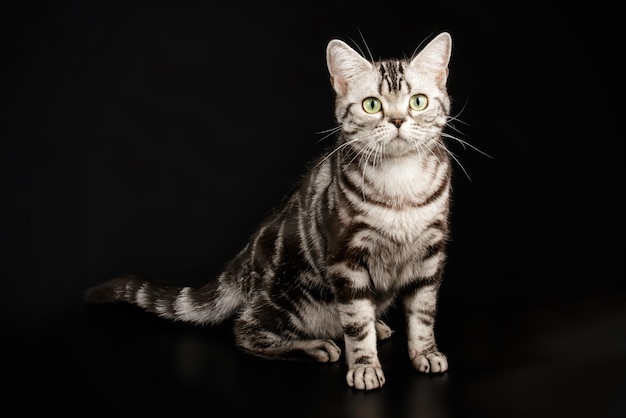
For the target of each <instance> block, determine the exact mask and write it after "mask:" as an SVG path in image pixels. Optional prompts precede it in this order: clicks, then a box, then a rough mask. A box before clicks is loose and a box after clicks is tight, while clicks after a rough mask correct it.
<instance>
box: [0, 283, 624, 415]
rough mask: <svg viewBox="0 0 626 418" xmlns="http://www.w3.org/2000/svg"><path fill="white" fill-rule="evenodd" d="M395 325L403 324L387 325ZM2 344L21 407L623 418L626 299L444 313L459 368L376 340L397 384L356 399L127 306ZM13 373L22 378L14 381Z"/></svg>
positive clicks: (325, 378) (71, 314) (82, 312)
mask: <svg viewBox="0 0 626 418" xmlns="http://www.w3.org/2000/svg"><path fill="white" fill-rule="evenodd" d="M391 322H392V323H393V324H396V325H399V324H400V320H399V319H398V318H394V317H392V318H391ZM21 331H22V332H20V334H19V338H15V336H12V338H10V339H6V338H5V339H3V340H4V343H3V344H4V346H5V349H6V348H8V349H9V353H10V355H9V356H6V357H5V359H6V367H7V369H8V370H10V372H9V374H8V375H7V373H6V371H5V373H4V377H5V379H4V380H5V382H6V383H10V385H9V390H8V392H5V394H7V393H8V394H9V396H8V400H9V401H10V400H11V398H12V397H13V396H14V394H15V396H17V393H18V392H19V393H22V394H26V395H28V400H26V401H21V402H23V403H21V407H22V408H23V410H28V411H30V410H33V411H36V412H39V413H58V412H63V413H85V412H89V414H92V413H93V414H96V415H112V414H114V415H119V414H122V415H127V414H131V413H138V414H139V413H142V414H163V413H165V412H168V413H172V414H181V413H193V412H195V413H201V411H203V412H202V414H204V413H206V415H210V416H240V414H243V413H255V414H257V413H258V414H261V413H263V414H266V413H267V414H268V416H270V415H271V416H286V417H290V416H298V417H320V416H331V417H332V416H336V417H355V418H356V417H359V418H362V417H388V416H394V417H422V416H424V417H494V418H495V417H503V416H506V417H555V416H558V417H590V416H593V417H598V418H600V417H602V418H604V417H606V418H609V417H622V416H624V414H625V413H626V397H625V394H626V356H625V355H624V353H626V304H625V303H624V295H613V296H610V297H609V296H607V297H597V298H594V299H592V300H588V301H587V302H586V303H584V304H578V303H573V304H561V305H559V306H536V307H528V308H527V309H524V310H523V311H521V312H515V313H510V312H506V311H500V312H499V313H495V312H480V311H476V310H474V311H472V310H468V311H465V312H453V310H452V309H451V310H450V311H447V310H446V309H445V308H444V309H443V311H442V318H441V321H440V326H439V336H440V338H439V340H440V346H441V348H442V349H443V350H444V351H445V352H446V353H447V354H448V357H449V360H450V370H449V372H448V373H446V374H444V375H440V376H426V375H421V374H419V373H417V372H415V371H413V370H412V369H411V366H410V363H409V361H408V358H407V355H406V351H405V349H404V337H403V333H402V332H401V331H402V330H401V329H399V330H398V332H396V333H395V334H394V336H393V337H392V338H391V340H389V341H387V342H384V343H383V344H381V346H380V358H381V362H382V363H383V367H384V370H385V373H386V377H387V384H386V385H385V387H384V388H383V389H382V390H379V391H375V392H367V393H364V392H359V391H356V390H353V389H350V388H348V387H347V386H346V384H345V383H344V374H345V367H344V365H343V362H342V361H343V359H341V360H340V362H338V363H335V364H330V365H327V364H309V363H283V362H272V361H267V360H260V359H256V358H253V357H250V356H247V355H245V354H242V353H240V352H239V351H237V349H236V348H235V346H234V344H233V341H232V338H231V335H230V332H229V327H228V324H224V325H222V326H218V327H216V328H212V329H201V328H194V327H191V326H187V325H181V324H173V323H170V322H167V321H164V320H161V319H159V318H156V317H153V316H151V315H150V314H144V313H142V312H139V311H138V310H136V309H134V308H132V307H129V306H123V305H118V306H108V307H89V306H83V305H82V304H81V303H76V304H75V305H74V306H73V307H71V309H68V310H67V311H66V312H51V313H50V315H48V316H47V317H46V318H45V319H42V320H39V321H37V322H36V323H34V324H32V325H31V326H29V327H28V329H24V330H21ZM14 372H17V373H14Z"/></svg>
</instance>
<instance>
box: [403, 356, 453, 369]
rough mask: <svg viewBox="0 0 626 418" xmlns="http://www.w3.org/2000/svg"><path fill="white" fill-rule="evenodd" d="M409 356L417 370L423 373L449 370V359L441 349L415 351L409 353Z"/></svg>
mask: <svg viewBox="0 0 626 418" xmlns="http://www.w3.org/2000/svg"><path fill="white" fill-rule="evenodd" d="M409 357H410V358H411V362H412V363H413V367H415V370H417V371H420V372H422V373H443V372H445V371H446V370H448V359H446V356H445V355H444V354H443V353H440V352H439V351H431V352H430V353H420V354H418V353H417V352H415V351H413V352H411V353H409Z"/></svg>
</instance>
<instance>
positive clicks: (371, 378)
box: [346, 366, 385, 390]
mask: <svg viewBox="0 0 626 418" xmlns="http://www.w3.org/2000/svg"><path fill="white" fill-rule="evenodd" d="M346 380H347V382H348V386H350V387H353V388H355V389H359V390H372V389H378V388H381V387H382V386H383V385H384V384H385V375H384V374H383V370H382V369H381V368H380V367H375V366H362V367H356V368H354V369H350V370H348V374H347V376H346Z"/></svg>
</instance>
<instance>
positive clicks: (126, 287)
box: [84, 275, 245, 325]
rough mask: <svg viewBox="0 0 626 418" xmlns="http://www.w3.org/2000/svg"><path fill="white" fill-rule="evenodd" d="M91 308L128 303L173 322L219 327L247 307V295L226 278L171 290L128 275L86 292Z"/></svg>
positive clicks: (150, 279) (169, 286)
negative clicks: (198, 285)
mask: <svg viewBox="0 0 626 418" xmlns="http://www.w3.org/2000/svg"><path fill="white" fill-rule="evenodd" d="M84 298H85V301H86V302H87V303H91V304H106V303H116V302H127V303H130V304H132V305H136V306H138V307H140V308H142V309H143V310H145V311H147V312H152V313H155V314H157V315H159V316H160V317H163V318H167V319H171V320H174V321H183V322H190V323H194V324H200V325H214V324H218V323H220V322H222V321H224V320H226V319H228V318H229V317H230V316H232V315H233V314H234V313H235V312H236V311H237V310H238V309H239V308H240V307H241V306H242V305H243V303H244V301H245V300H244V295H243V293H242V292H241V290H240V289H238V288H237V286H235V285H234V283H233V281H229V280H227V279H226V277H225V276H224V275H222V276H220V278H219V279H218V280H212V281H210V282H209V283H207V284H206V285H204V286H202V287H199V288H192V287H179V286H172V285H169V284H167V283H164V282H161V281H157V280H155V279H152V278H150V277H145V276H137V275H128V276H123V277H118V278H115V279H111V280H109V281H107V282H104V283H101V284H99V285H96V286H94V287H92V288H89V289H87V291H85V294H84Z"/></svg>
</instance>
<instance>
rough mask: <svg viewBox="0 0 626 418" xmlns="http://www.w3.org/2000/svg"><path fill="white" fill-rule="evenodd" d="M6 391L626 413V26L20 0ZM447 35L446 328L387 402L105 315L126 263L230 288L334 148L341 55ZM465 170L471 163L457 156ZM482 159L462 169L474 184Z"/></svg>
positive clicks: (104, 402) (6, 232) (386, 10)
mask: <svg viewBox="0 0 626 418" xmlns="http://www.w3.org/2000/svg"><path fill="white" fill-rule="evenodd" d="M2 8H3V12H2V27H1V29H2V58H3V61H4V63H3V64H2V99H3V100H2V141H1V145H0V150H1V155H0V157H1V158H2V160H1V162H0V163H1V165H0V175H1V186H2V188H1V196H0V198H1V202H0V205H1V211H2V212H1V214H0V215H1V219H0V227H1V230H0V233H1V236H2V241H1V244H2V258H3V261H2V266H3V273H2V275H3V279H2V292H1V297H2V300H1V303H2V305H1V306H2V312H3V314H2V326H3V330H2V335H3V338H2V346H3V351H5V353H6V354H5V355H4V356H3V358H4V360H5V365H4V369H5V372H4V381H5V384H6V385H5V388H8V390H7V389H5V391H4V393H3V398H4V401H3V403H4V402H6V401H9V402H11V401H16V404H18V405H19V407H20V408H21V410H23V411H28V410H33V411H38V412H55V413H71V412H88V413H90V414H97V413H103V414H111V413H115V414H123V413H125V412H128V413H139V412H143V413H146V414H148V413H150V414H154V413H166V412H167V413H180V414H182V413H192V412H194V413H198V414H201V415H208V416H239V414H241V413H244V412H249V413H254V414H255V415H257V414H264V413H268V414H272V415H286V416H296V417H309V416H311V417H312V416H316V417H319V416H337V417H344V416H345V417H357V416H358V417H377V416H382V417H390V416H394V417H409V416H410V417H418V416H419V417H422V416H425V417H502V416H508V417H543V416H546V417H548V416H550V417H553V416H593V417H622V416H624V415H625V414H626V395H625V394H626V377H624V374H625V373H626V360H625V354H626V305H625V301H626V298H625V295H626V286H624V278H623V277H624V261H623V259H624V245H623V239H624V238H623V237H624V228H623V220H622V218H623V216H624V204H623V203H622V199H621V195H622V194H623V188H624V187H623V182H622V177H623V172H624V168H623V162H622V161H623V157H624V147H623V144H622V142H623V140H624V135H623V131H622V121H623V118H624V116H623V114H624V106H623V104H622V103H623V93H624V89H623V77H624V71H623V68H624V66H623V64H622V63H621V55H622V54H623V48H624V47H623V41H624V33H623V29H622V25H623V22H622V19H621V18H620V17H619V16H620V15H619V13H618V12H617V9H616V8H609V7H608V6H604V5H602V4H601V3H599V2H593V4H590V5H587V6H585V7H584V8H583V7H582V6H580V7H579V6H573V4H569V5H567V7H557V6H551V5H549V4H547V2H546V3H545V4H538V5H532V4H530V3H527V2H520V3H510V2H500V3H498V4H494V5H490V4H488V3H482V2H471V1H467V2H462V4H455V3H451V2H445V1H443V2H423V3H414V2H412V3H407V2H392V1H388V2H384V3H374V4H370V3H368V2H361V3H357V2H355V3H347V2H345V3H344V2H336V3H324V2H311V3H303V4H299V3H297V2H292V3H286V4H279V3H273V4H270V3H264V2H254V3H250V4H248V3H240V2H234V1H231V2H187V1H184V2H174V1H146V2H136V1H131V2H104V1H90V2H81V1H75V2H65V1H61V2H49V3H46V2H21V3H19V5H12V6H7V5H4V6H2ZM444 30H445V31H449V32H450V33H451V35H452V37H453V53H452V61H451V64H450V78H449V90H450V94H451V96H452V98H453V113H454V115H456V116H457V118H458V119H459V121H457V122H455V123H454V126H455V127H456V128H457V129H458V130H459V131H454V130H453V129H449V130H448V132H449V133H450V134H453V135H455V136H456V137H458V138H460V139H462V140H463V141H466V142H468V143H469V144H471V145H472V146H473V147H477V148H478V149H479V150H481V151H482V152H484V153H486V154H489V156H490V157H487V156H485V155H483V154H482V153H480V152H478V151H475V150H474V149H472V148H471V147H463V146H461V145H460V144H459V143H458V142H457V143H455V142H453V141H450V149H451V150H452V151H453V152H454V154H455V155H456V157H457V158H458V160H459V162H460V164H457V165H456V167H455V177H454V183H453V184H454V186H453V187H454V189H453V192H454V196H453V199H454V200H453V211H452V240H451V242H450V255H449V264H448V270H447V276H446V281H445V282H444V286H443V288H442V291H441V301H440V309H439V321H438V324H437V334H438V339H439V345H440V348H441V349H442V351H444V352H446V353H447V355H448V357H449V361H450V370H449V372H448V373H446V374H445V375H443V376H439V377H430V376H422V375H419V374H418V373H416V372H414V371H413V370H412V369H411V366H410V363H409V361H408V358H407V355H406V350H405V348H404V347H405V341H404V340H403V338H404V337H403V331H402V322H401V321H402V319H401V317H400V316H399V315H397V314H396V313H392V314H391V317H390V322H391V324H392V325H394V326H395V327H396V328H399V329H398V331H399V332H397V333H396V334H395V335H394V337H393V339H392V340H391V341H388V342H385V343H384V344H382V345H381V347H380V355H381V361H382V363H383V368H384V369H385V372H386V375H387V385H386V386H385V388H384V389H382V390H380V391H376V392H373V393H360V392H357V391H353V390H351V389H350V388H348V387H347V386H346V384H345V380H344V375H345V367H344V365H343V363H342V361H343V359H342V360H340V362H339V363H337V364H333V365H319V364H313V365H310V364H291V363H286V364H285V363H277V362H268V361H265V360H258V359H255V358H250V357H248V356H246V355H244V354H242V353H239V352H238V351H237V349H236V348H235V347H234V344H233V341H232V337H231V335H230V331H229V324H228V323H227V324H224V325H223V326H218V327H216V328H214V329H200V328H194V327H191V326H188V325H183V324H173V323H170V322H167V321H164V320H161V319H159V318H156V317H154V316H151V315H149V314H144V313H142V312H140V311H138V310H136V309H134V308H132V307H126V306H113V307H90V306H86V305H85V304H84V303H83V302H82V292H83V291H84V290H85V289H86V288H87V287H89V286H91V285H94V284H96V283H98V282H100V281H103V280H106V279H107V278H110V277H112V276H115V275H118V274H123V273H144V274H149V275H153V276H155V277H158V278H161V279H163V280H167V281H170V282H173V283H176V284H180V285H198V284H202V283H204V282H205V281H207V280H211V279H212V278H213V277H215V276H216V275H217V274H218V273H219V271H220V269H221V267H222V266H223V264H224V263H225V262H226V261H227V260H228V259H229V258H230V257H231V256H232V255H234V254H235V253H236V252H237V251H238V250H239V249H240V248H241V247H242V245H243V244H244V243H245V241H246V239H247V237H248V236H249V235H250V234H251V233H252V231H253V230H254V228H255V226H256V225H257V224H258V222H259V221H260V220H261V219H262V217H263V216H265V214H266V213H267V212H268V211H269V210H270V209H271V208H272V206H273V205H274V204H276V203H277V202H278V201H279V200H280V198H281V197H282V196H283V195H284V194H285V193H286V192H287V191H288V190H289V189H290V188H291V187H292V185H293V184H294V183H295V182H297V180H298V179H299V177H300V175H301V174H302V173H303V172H304V168H305V166H306V164H307V161H309V160H311V159H312V158H314V157H315V156H317V155H318V153H319V152H321V150H322V149H323V148H325V147H326V146H329V145H331V144H332V138H324V136H325V134H324V133H322V132H323V131H325V130H327V129H330V128H332V127H333V126H334V119H333V110H332V106H333V103H334V96H333V91H332V88H331V87H330V84H329V82H328V73H327V70H326V63H325V47H326V43H327V42H328V41H329V40H330V39H332V38H334V37H337V38H340V39H343V40H344V41H347V42H348V43H350V44H352V45H355V46H356V45H358V46H360V47H361V48H363V47H364V46H365V44H367V47H368V48H369V50H370V51H371V53H372V55H373V56H374V57H375V58H386V57H393V56H400V55H411V54H412V53H413V51H414V50H415V48H417V47H418V46H419V45H420V43H421V42H422V41H423V40H424V39H429V38H431V37H432V36H434V35H435V34H437V33H439V32H441V31H444ZM461 166H462V167H463V169H462V168H461ZM464 170H465V171H466V172H467V175H466V173H465V172H464Z"/></svg>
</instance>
